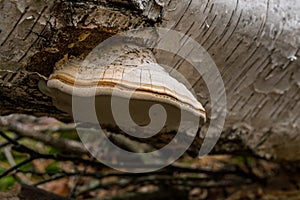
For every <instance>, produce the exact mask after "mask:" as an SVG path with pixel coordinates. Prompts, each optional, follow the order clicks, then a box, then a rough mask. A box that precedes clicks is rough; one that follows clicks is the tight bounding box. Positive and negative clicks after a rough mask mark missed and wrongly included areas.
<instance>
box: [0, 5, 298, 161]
mask: <svg viewBox="0 0 300 200" xmlns="http://www.w3.org/2000/svg"><path fill="white" fill-rule="evenodd" d="M0 13H1V15H0V17H1V20H0V75H1V77H0V84H1V88H0V98H1V101H0V115H8V114H11V113H26V114H32V115H36V116H45V115H47V116H52V117H56V118H57V119H59V120H62V121H65V122H70V121H71V120H72V118H71V116H69V115H68V114H66V113H64V112H62V111H60V110H58V109H57V108H56V107H55V106H53V104H52V100H51V98H49V97H47V96H45V95H44V94H43V93H41V92H40V91H39V89H38V81H39V80H41V79H45V78H47V77H49V75H50V74H51V73H52V71H53V67H54V64H55V63H56V62H57V61H59V60H60V59H62V58H63V57H64V56H65V55H66V54H68V55H69V56H75V57H80V56H84V55H87V54H88V53H89V52H90V51H91V50H92V49H93V48H94V47H95V46H97V45H98V44H99V43H101V42H102V41H103V40H105V39H107V38H109V37H110V36H112V35H114V34H116V33H119V32H121V31H125V30H130V29H133V28H140V27H153V26H158V27H164V28H169V29H172V30H177V31H180V32H182V33H184V34H186V35H188V36H190V37H192V38H193V39H195V40H196V41H197V42H199V44H201V45H202V46H203V47H204V48H205V49H206V50H207V51H208V53H209V54H210V55H211V57H212V58H213V60H214V62H215V63H216V65H217V67H218V69H219V71H220V73H221V76H222V79H223V81H224V84H225V89H226V96H227V111H228V113H227V117H226V123H225V127H224V129H223V134H222V137H221V139H220V140H219V142H218V144H217V145H216V147H215V148H214V152H215V153H241V154H242V153H244V152H247V153H249V152H251V153H254V154H256V155H259V156H263V157H267V158H274V159H278V160H282V159H283V160H288V161H294V160H299V159H300V149H299V148H298V146H299V145H300V138H299V137H298V136H299V129H300V115H299V111H300V101H299V99H300V90H299V87H300V59H297V58H298V57H299V56H300V52H299V48H300V17H299V13H300V2H299V1H297V0H286V1H276V0H254V1H247V0H227V1H225V0H203V1H202V0H183V1H179V0H170V1H167V0H166V1H162V0H112V1H108V0H102V1H100V0H99V1H92V0H90V1H79V0H78V1H69V0H65V1H50V0H41V1H33V0H26V1H15V0H1V1H0ZM155 56H156V59H157V60H158V62H160V63H166V64H167V65H168V66H169V67H172V68H175V69H176V70H177V71H179V72H181V73H182V74H184V75H185V76H186V77H187V78H188V81H189V82H190V83H191V84H192V85H193V89H194V90H195V91H196V94H197V98H198V99H199V100H200V101H201V102H202V103H203V104H204V106H205V108H206V109H207V110H208V117H209V116H210V115H209V114H210V99H209V94H208V90H207V88H206V86H205V83H204V82H203V81H202V80H201V78H200V77H199V76H198V75H197V76H196V75H193V74H195V72H194V71H193V70H189V68H187V67H186V65H188V64H187V63H185V62H184V61H182V60H180V58H177V57H174V56H173V55H170V54H168V53H166V52H160V51H157V52H155ZM203 132H205V127H204V128H203ZM200 139H201V138H200ZM191 148H192V149H193V148H194V151H197V150H198V148H197V147H195V146H192V147H191Z"/></svg>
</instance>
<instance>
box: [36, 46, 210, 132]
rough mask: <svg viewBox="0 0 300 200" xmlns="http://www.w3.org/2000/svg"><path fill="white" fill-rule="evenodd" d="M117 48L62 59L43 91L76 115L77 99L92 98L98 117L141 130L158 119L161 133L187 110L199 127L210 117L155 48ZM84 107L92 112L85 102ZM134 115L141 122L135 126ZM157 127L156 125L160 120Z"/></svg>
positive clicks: (112, 125)
mask: <svg viewBox="0 0 300 200" xmlns="http://www.w3.org/2000/svg"><path fill="white" fill-rule="evenodd" d="M117 49H118V53H117V54H118V56H115V57H114V56H113V55H114V54H116V49H114V48H113V47H110V50H109V51H108V52H106V53H103V52H102V53H101V57H100V58H94V59H92V58H91V57H89V56H87V57H86V58H85V59H84V60H78V59H75V58H73V59H72V58H69V59H68V58H64V59H62V60H60V61H59V62H57V63H56V65H55V69H54V72H53V74H52V75H51V76H50V77H49V79H48V81H47V83H46V82H41V83H40V84H39V87H40V90H41V91H42V92H43V93H45V94H46V95H48V96H50V97H52V99H53V103H54V105H55V106H56V107H57V108H59V109H61V110H63V111H65V112H68V113H69V114H71V115H72V114H74V113H72V98H74V97H77V98H79V99H81V100H82V102H83V104H84V101H85V100H86V99H89V98H92V99H93V101H94V103H95V108H96V109H95V110H96V112H97V113H96V114H97V119H98V122H100V124H101V127H106V128H116V127H119V128H121V129H122V128H125V129H126V130H128V131H129V132H140V131H141V127H145V126H147V125H149V124H150V123H151V122H152V121H155V122H156V123H157V124H159V125H157V126H161V125H162V126H161V127H160V130H158V131H159V132H167V131H176V130H177V129H178V127H179V125H180V124H181V123H182V119H183V118H182V116H183V115H185V116H186V118H185V119H184V121H189V119H191V118H194V119H196V120H197V126H199V123H201V124H202V123H203V122H204V121H205V110H204V108H203V106H202V105H201V103H200V102H199V101H198V100H197V99H196V98H195V97H194V96H193V94H192V92H190V91H189V90H188V89H187V87H186V86H185V85H184V84H182V83H181V82H179V81H178V80H176V79H175V78H173V77H172V76H170V75H169V73H168V72H167V71H166V70H165V69H164V68H163V67H162V66H160V65H159V64H157V63H156V60H155V58H154V56H153V54H152V51H150V50H148V49H139V48H128V47H120V48H117ZM120 51H122V54H121V55H120ZM112 57H114V58H113V59H111V58H112ZM108 60H110V61H109V62H108ZM112 97H114V99H115V100H114V101H113V100H112V99H113V98H112ZM114 102H115V103H114ZM126 102H127V103H128V105H125V104H126ZM124 103H125V104H124ZM157 104H158V105H160V106H162V107H163V108H164V109H163V110H164V111H163V112H162V110H161V108H162V107H160V108H159V109H152V108H155V107H153V106H154V105H157ZM126 107H128V110H129V111H128V110H126V109H127V108H126ZM79 109H81V111H80V112H87V111H86V110H85V106H83V107H82V108H79ZM151 109H152V110H151ZM113 110H115V112H113ZM73 111H74V108H73ZM123 111H124V112H123ZM124 113H125V114H126V115H127V116H126V115H124ZM116 115H120V116H121V121H122V122H120V120H116ZM119 118H120V117H119ZM131 120H132V121H133V122H134V123H135V124H136V125H137V126H133V125H132V121H131ZM152 128H153V126H152ZM150 129H151V128H150ZM154 129H157V127H155V124H154ZM122 130H123V129H122ZM151 131H153V130H152V129H151V130H150V132H151ZM156 132H157V131H156Z"/></svg>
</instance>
